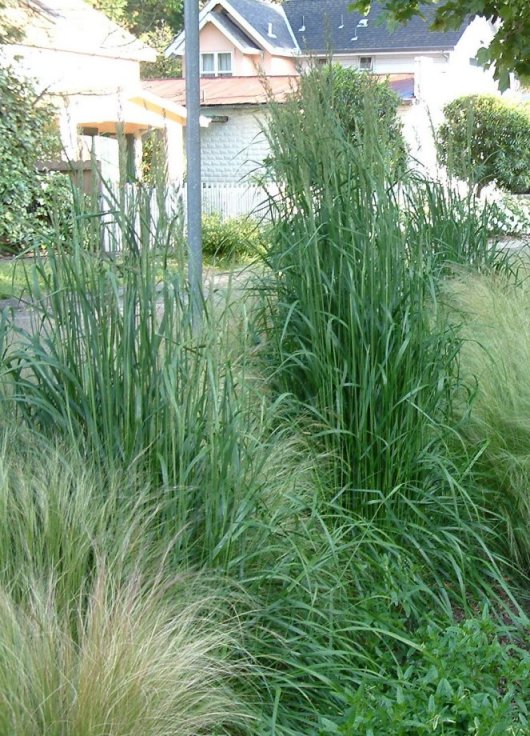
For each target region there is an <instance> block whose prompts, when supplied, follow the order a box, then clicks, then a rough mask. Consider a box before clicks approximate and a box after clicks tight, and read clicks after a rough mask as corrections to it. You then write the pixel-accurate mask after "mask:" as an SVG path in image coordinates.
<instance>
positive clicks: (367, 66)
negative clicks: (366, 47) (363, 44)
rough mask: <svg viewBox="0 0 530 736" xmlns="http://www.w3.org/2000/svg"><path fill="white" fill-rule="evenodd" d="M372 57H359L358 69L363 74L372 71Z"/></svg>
mask: <svg viewBox="0 0 530 736" xmlns="http://www.w3.org/2000/svg"><path fill="white" fill-rule="evenodd" d="M373 66H374V65H373V63H372V57H371V56H361V58H360V59H359V69H360V70H361V71H363V72H371V71H372V69H373Z"/></svg>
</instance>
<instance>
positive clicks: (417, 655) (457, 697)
mask: <svg viewBox="0 0 530 736" xmlns="http://www.w3.org/2000/svg"><path fill="white" fill-rule="evenodd" d="M510 634H511V637H513V636H514V635H515V636H516V637H520V636H523V637H524V641H521V639H520V638H519V639H518V640H517V639H516V640H514V639H513V638H509V636H510ZM415 641H416V642H417V644H418V646H416V647H414V648H411V649H409V651H408V653H407V656H406V657H405V658H404V660H403V661H402V662H401V663H399V665H398V667H397V669H396V675H395V677H394V678H392V679H388V678H383V677H381V678H368V681H367V682H366V683H363V684H362V685H361V687H359V688H358V690H356V691H355V692H354V693H353V694H352V695H351V696H350V698H348V708H347V711H346V713H345V715H344V718H343V719H342V720H341V721H340V723H339V724H334V723H328V724H327V727H324V728H323V729H322V731H321V733H322V734H343V735H344V736H353V735H354V734H355V735H356V736H357V735H358V736H375V734H377V736H419V735H420V734H431V733H432V734H444V736H460V734H462V736H463V735H464V734H473V735H474V736H495V735H496V734H497V735H498V736H503V735H504V734H506V735H510V736H523V735H524V734H526V733H528V728H529V725H530V724H529V711H528V702H529V700H530V686H529V683H528V677H527V673H528V667H529V666H530V654H529V652H528V645H529V644H530V641H528V637H527V635H525V634H524V632H523V633H522V632H517V631H516V630H514V631H512V632H510V631H509V630H507V629H505V628H504V627H502V626H499V624H497V623H495V622H494V621H493V620H492V619H491V618H490V617H489V616H488V615H486V614H485V615H484V616H483V617H482V618H481V619H477V618H472V619H464V620H463V621H462V622H461V623H459V624H454V625H453V626H450V627H448V628H447V629H444V630H440V629H438V628H435V627H430V628H427V629H424V630H422V631H419V632H417V633H416V636H415Z"/></svg>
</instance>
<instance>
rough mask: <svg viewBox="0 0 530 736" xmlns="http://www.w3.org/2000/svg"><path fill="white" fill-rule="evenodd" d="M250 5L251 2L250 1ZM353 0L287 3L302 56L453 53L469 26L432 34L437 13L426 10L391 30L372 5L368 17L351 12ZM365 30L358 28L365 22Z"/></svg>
mask: <svg viewBox="0 0 530 736" xmlns="http://www.w3.org/2000/svg"><path fill="white" fill-rule="evenodd" d="M247 1H249V0H247ZM350 2H351V0H285V2H284V3H283V8H284V10H285V14H286V15H287V18H288V20H289V22H290V24H291V27H292V29H293V32H294V35H295V36H296V39H297V41H298V45H299V46H300V49H301V50H302V52H312V53H320V54H325V53H328V52H333V53H357V52H375V51H406V50H411V51H422V50H425V51H427V50H428V49H450V48H453V47H454V46H455V45H456V44H457V43H458V41H459V40H460V38H461V36H462V34H463V32H464V30H465V28H466V26H467V23H465V24H463V25H462V27H461V28H459V29H458V30H456V31H430V30H429V25H430V23H431V22H432V18H433V15H434V12H435V9H434V8H433V7H430V6H429V7H425V8H423V9H422V10H423V13H424V15H425V20H424V19H423V18H420V17H418V16H416V17H414V18H412V19H411V20H410V21H409V22H408V23H407V24H406V25H399V26H397V27H396V28H395V29H392V30H391V29H389V27H388V26H387V24H386V22H385V21H382V18H381V14H382V9H381V7H380V5H379V3H377V2H373V3H372V6H371V9H370V12H369V14H368V15H367V16H362V15H360V14H359V13H354V12H351V11H350V10H349V9H348V6H349V5H350ZM363 18H364V19H367V20H368V23H367V25H366V27H363V26H361V27H359V26H358V23H359V21H361V20H362V19H363Z"/></svg>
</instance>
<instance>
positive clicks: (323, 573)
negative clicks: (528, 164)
mask: <svg viewBox="0 0 530 736" xmlns="http://www.w3.org/2000/svg"><path fill="white" fill-rule="evenodd" d="M299 94H300V95H301V96H302V97H301V98H299V99H296V100H294V101H293V104H292V105H291V104H290V103H286V104H283V105H282V106H279V107H277V108H275V107H273V108H272V110H271V121H270V125H269V128H268V136H269V139H270V143H271V149H272V156H271V170H270V172H269V173H270V176H271V177H273V178H274V180H275V181H277V182H278V183H279V184H281V186H280V187H279V189H280V192H281V195H279V196H277V197H276V198H275V199H274V200H273V201H272V202H271V206H272V210H273V223H272V228H271V230H270V234H269V237H268V238H267V241H266V242H265V243H263V245H262V246H261V247H263V249H264V250H263V254H262V262H261V266H260V268H259V269H256V277H255V279H254V281H253V282H252V284H251V286H250V288H242V286H241V284H234V288H231V286H230V285H228V286H227V287H226V288H225V289H224V290H223V291H222V292H221V291H217V292H214V291H211V292H209V293H208V295H207V297H206V298H205V302H204V312H203V318H204V319H203V326H202V328H201V329H200V330H199V331H197V330H196V329H194V328H193V325H192V324H191V320H190V317H189V308H188V305H189V293H188V286H187V284H186V280H185V278H184V276H183V274H182V269H181V268H179V269H173V268H172V267H168V265H170V263H171V261H170V254H171V253H172V252H174V251H172V250H171V249H169V250H166V251H164V248H162V246H161V247H160V250H159V252H160V253H161V257H162V259H167V260H166V261H164V262H163V263H162V267H161V264H160V263H159V262H157V260H156V259H153V257H152V251H150V250H149V249H148V248H139V247H138V242H139V241H138V238H137V237H136V234H135V233H134V229H133V228H132V227H128V228H124V233H123V235H124V246H125V247H124V250H123V253H122V255H121V257H120V259H119V260H118V259H109V258H108V256H102V254H101V253H100V252H99V250H98V249H97V248H90V247H87V242H88V243H90V242H94V243H100V242H101V233H100V232H98V227H100V226H101V225H100V224H98V221H97V218H91V219H87V218H79V223H78V224H77V226H76V228H74V235H73V237H72V240H71V242H69V243H68V247H64V246H63V245H62V244H61V243H59V244H58V245H57V247H56V248H53V249H50V250H49V251H48V254H47V256H46V257H44V256H43V255H39V254H37V255H36V256H35V261H34V264H33V266H32V267H33V268H34V269H35V275H36V278H34V279H32V281H31V284H32V296H33V298H34V301H35V305H36V306H35V311H36V315H37V317H38V319H37V320H36V324H39V325H40V326H41V327H40V329H39V330H35V329H32V330H29V329H25V328H23V327H17V325H16V323H15V322H13V321H11V318H10V316H9V314H6V315H5V318H4V319H3V320H2V321H1V322H0V347H1V350H0V354H1V356H2V359H1V361H0V375H1V382H0V392H1V393H0V397H1V401H2V406H3V412H2V425H1V426H0V436H1V438H2V445H1V447H0V529H1V531H2V533H1V534H0V650H1V651H2V652H3V655H2V657H1V658H0V682H1V686H2V693H3V698H2V700H1V702H0V734H4V733H5V734H6V735H7V734H9V736H18V735H19V734H20V736H27V735H28V734H35V735H36V736H37V735H40V734H46V736H50V735H51V736H54V735H55V734H57V736H59V735H60V736H74V735H75V736H79V735H80V734H81V735H82V736H100V734H102V733H105V734H108V735H109V736H125V734H127V735H130V734H146V736H184V735H185V734H190V736H191V734H194V735H195V736H198V734H209V735H211V736H220V734H231V735H232V736H236V735H237V736H240V735H242V734H245V733H248V734H255V735H256V736H269V735H270V736H273V735H274V736H302V735H303V736H327V735H328V734H329V735H330V736H331V734H341V735H342V736H346V735H348V736H357V734H360V735H361V736H363V735H365V736H370V735H373V736H395V734H400V733H401V734H410V735H411V736H414V735H415V734H418V735H419V734H424V733H436V734H451V736H458V735H459V734H462V735H464V734H474V735H475V736H486V734H488V735H491V734H496V733H499V734H501V733H504V734H513V736H522V734H523V733H527V732H528V723H527V721H528V710H527V709H528V687H527V684H526V679H525V678H524V673H525V672H526V669H527V667H528V647H529V643H530V642H529V638H528V618H527V615H526V613H525V609H526V606H527V603H528V588H527V582H528V578H527V574H528V550H527V542H526V539H525V530H526V529H527V523H528V519H527V510H528V485H527V483H526V482H525V477H526V476H525V475H524V473H525V462H526V460H525V457H526V454H528V453H527V450H528V448H527V447H526V445H527V444H528V443H527V439H528V438H527V436H526V433H525V422H526V416H527V414H528V412H527V406H526V404H525V391H526V386H525V381H526V373H527V371H526V365H527V363H528V361H527V360H526V353H525V350H526V349H527V348H528V345H530V332H529V330H528V329H527V328H528V325H527V324H526V322H525V318H526V315H525V308H524V303H525V299H526V296H525V295H526V286H525V283H526V281H525V272H524V268H523V267H518V268H517V267H516V264H514V263H513V262H511V261H510V260H509V259H507V258H505V257H503V256H502V254H500V253H498V252H496V250H495V248H494V247H493V248H492V247H491V243H490V232H489V222H490V220H489V213H488V211H487V210H485V209H484V208H483V207H477V206H476V205H477V203H476V201H475V200H474V198H473V197H469V198H461V197H459V196H458V195H457V194H456V193H454V192H451V191H446V190H444V189H443V188H441V187H439V186H438V185H436V184H433V183H432V182H427V181H418V180H413V181H411V180H408V179H403V180H400V181H399V182H396V181H395V180H394V179H393V178H392V176H391V174H392V172H391V171H390V172H389V170H388V168H387V166H386V163H385V162H386V161H387V160H388V157H386V156H385V155H384V151H381V150H380V140H379V138H378V136H377V121H376V120H373V119H372V117H371V115H370V104H369V103H370V101H369V100H367V109H366V110H365V111H364V112H363V118H362V122H363V125H362V126H360V128H359V130H360V136H361V140H359V137H358V136H357V137H356V138H355V139H354V140H352V138H351V136H349V135H348V134H347V133H346V132H345V130H344V129H343V127H342V126H341V123H340V120H339V119H338V118H337V119H336V118H335V117H334V116H333V115H332V114H329V110H330V109H331V108H330V106H329V105H328V104H327V102H326V98H325V88H324V89H322V88H320V87H319V85H318V75H312V77H311V81H310V83H309V82H308V85H307V86H305V85H302V86H301V90H300V93H299ZM301 102H302V103H303V110H304V127H305V130H306V132H307V135H304V136H300V134H299V130H300V103H301ZM91 238H94V240H93V241H91V240H90V239H91ZM162 242H167V241H164V239H163V238H162ZM140 245H141V239H140ZM164 266H165V267H164ZM43 294H46V297H47V298H46V299H39V298H38V297H39V296H42V295H43ZM490 300H493V301H494V307H493V308H492V312H491V313H490V307H489V305H490ZM516 305H519V307H520V309H519V311H520V314H517V306H516ZM490 317H491V320H492V322H491V324H494V325H495V329H493V330H491V329H490V323H489V322H488V319H489V318H490ZM478 335H480V338H478ZM13 336H15V337H16V339H13ZM515 342H517V345H516V346H515V345H514V343H515ZM527 343H528V345H527ZM499 371H500V372H501V374H500V375H501V378H499V375H498V372H499ZM492 398H494V399H495V401H492ZM525 443H526V444H525ZM525 453H526V454H525Z"/></svg>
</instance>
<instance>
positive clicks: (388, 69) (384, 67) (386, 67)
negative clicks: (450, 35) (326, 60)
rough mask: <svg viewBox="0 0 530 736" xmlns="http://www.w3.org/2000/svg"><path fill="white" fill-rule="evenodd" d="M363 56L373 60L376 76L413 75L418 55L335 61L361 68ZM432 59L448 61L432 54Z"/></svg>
mask: <svg viewBox="0 0 530 736" xmlns="http://www.w3.org/2000/svg"><path fill="white" fill-rule="evenodd" d="M361 56H363V57H364V56H370V57H371V58H372V64H373V68H372V71H373V73H374V74H412V73H413V72H414V71H415V66H416V58H417V56H418V54H417V53H409V54H370V53H369V52H366V53H363V54H360V55H357V54H356V55H355V56H353V55H351V56H350V55H348V56H346V55H344V56H335V57H334V60H335V61H336V62H338V63H339V64H341V65H342V66H345V67H353V68H354V69H356V68H358V67H359V59H360V57H361ZM431 58H432V59H433V61H434V62H436V63H445V61H446V59H445V58H444V57H442V55H441V54H432V55H431Z"/></svg>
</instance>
